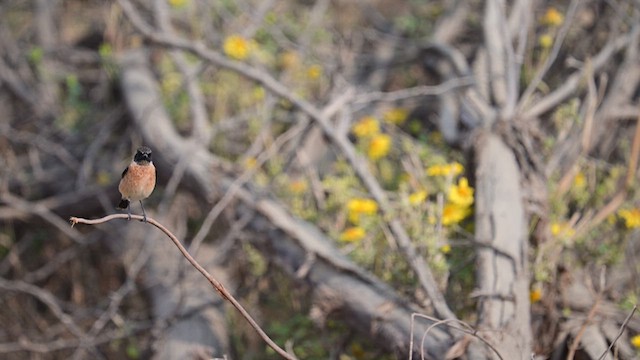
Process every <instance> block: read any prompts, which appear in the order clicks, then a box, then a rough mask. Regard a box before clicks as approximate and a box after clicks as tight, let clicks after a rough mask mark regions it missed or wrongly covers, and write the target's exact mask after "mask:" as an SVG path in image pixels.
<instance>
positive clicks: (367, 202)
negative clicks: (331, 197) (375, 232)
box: [340, 198, 378, 242]
mask: <svg viewBox="0 0 640 360" xmlns="http://www.w3.org/2000/svg"><path fill="white" fill-rule="evenodd" d="M377 212H378V203H376V202H375V201H373V200H371V199H364V198H355V199H351V200H349V201H348V202H347V217H348V218H349V222H351V223H352V224H354V225H355V226H351V227H348V228H346V229H345V230H344V231H342V233H340V240H341V241H344V242H356V241H360V240H362V239H363V238H364V237H365V235H366V231H365V229H364V228H363V227H362V226H358V224H359V223H360V219H361V218H362V216H366V215H374V214H375V213H377Z"/></svg>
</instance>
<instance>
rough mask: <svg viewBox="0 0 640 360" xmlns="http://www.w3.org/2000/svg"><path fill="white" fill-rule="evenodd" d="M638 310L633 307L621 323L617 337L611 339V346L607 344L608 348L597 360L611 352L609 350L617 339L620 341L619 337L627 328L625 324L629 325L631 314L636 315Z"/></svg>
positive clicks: (636, 307)
mask: <svg viewBox="0 0 640 360" xmlns="http://www.w3.org/2000/svg"><path fill="white" fill-rule="evenodd" d="M637 310H638V305H633V309H631V312H630V313H629V315H627V317H626V318H625V319H624V321H623V322H622V325H621V326H620V331H619V332H618V335H616V338H615V339H613V341H612V342H611V344H609V347H608V348H607V350H605V351H604V352H603V353H602V355H600V357H599V358H598V360H603V359H604V358H605V357H606V356H607V354H608V353H609V351H611V349H613V346H614V345H615V344H616V342H617V341H618V339H620V337H621V336H622V334H624V329H626V328H627V324H628V323H629V321H631V318H632V317H633V314H635V313H636V311H637Z"/></svg>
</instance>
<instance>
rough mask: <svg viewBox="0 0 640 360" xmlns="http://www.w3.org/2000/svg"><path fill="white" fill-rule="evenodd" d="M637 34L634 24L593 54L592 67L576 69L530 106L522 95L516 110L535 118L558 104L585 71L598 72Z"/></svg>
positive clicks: (577, 82)
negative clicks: (560, 83) (627, 30)
mask: <svg viewBox="0 0 640 360" xmlns="http://www.w3.org/2000/svg"><path fill="white" fill-rule="evenodd" d="M638 35H640V26H636V27H634V28H633V29H631V31H630V32H628V33H625V34H624V35H621V36H620V37H618V38H616V39H615V40H613V41H610V42H609V43H607V45H606V46H605V47H603V48H602V50H600V52H599V53H598V54H596V55H595V56H593V58H592V64H593V68H592V69H590V70H587V69H585V68H583V69H581V70H578V71H576V72H575V73H573V74H572V75H571V76H569V77H568V78H566V80H565V81H564V83H563V84H562V85H560V86H559V87H558V88H556V89H555V90H553V91H552V92H551V93H549V95H547V96H545V97H543V98H541V99H540V100H539V101H536V102H535V103H534V104H532V105H531V106H529V105H528V104H526V103H525V102H524V96H523V97H521V100H520V103H519V104H518V112H520V113H522V114H523V117H525V118H535V117H538V116H540V115H541V114H543V113H545V112H547V111H550V110H551V109H553V108H554V107H555V106H556V105H558V104H560V103H561V102H563V101H564V100H565V99H567V98H568V97H569V96H571V95H572V94H573V93H574V92H575V91H576V90H577V89H578V87H579V86H580V84H581V81H582V79H583V77H584V74H585V73H586V72H587V71H593V73H594V74H595V73H597V72H599V71H600V70H601V69H602V67H604V66H605V65H606V64H607V63H608V61H609V60H610V59H611V57H612V56H613V55H615V54H616V53H617V52H618V51H620V50H622V49H623V48H625V47H627V46H628V45H629V44H630V43H632V42H633V41H637V38H638Z"/></svg>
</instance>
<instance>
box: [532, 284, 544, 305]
mask: <svg viewBox="0 0 640 360" xmlns="http://www.w3.org/2000/svg"><path fill="white" fill-rule="evenodd" d="M541 299H542V289H540V288H539V287H536V288H534V289H531V291H529V301H531V303H532V304H534V303H537V302H538V301H540V300H541Z"/></svg>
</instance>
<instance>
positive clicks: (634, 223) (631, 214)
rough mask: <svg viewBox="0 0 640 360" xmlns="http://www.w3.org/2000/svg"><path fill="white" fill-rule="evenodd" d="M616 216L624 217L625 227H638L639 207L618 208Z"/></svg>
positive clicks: (639, 225) (639, 224) (639, 220)
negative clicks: (629, 208)
mask: <svg viewBox="0 0 640 360" xmlns="http://www.w3.org/2000/svg"><path fill="white" fill-rule="evenodd" d="M618 216H620V217H621V218H623V219H624V226H626V227H627V229H635V228H637V227H640V209H631V210H625V209H623V210H620V211H618Z"/></svg>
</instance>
